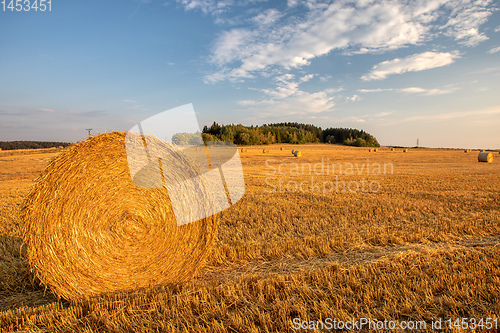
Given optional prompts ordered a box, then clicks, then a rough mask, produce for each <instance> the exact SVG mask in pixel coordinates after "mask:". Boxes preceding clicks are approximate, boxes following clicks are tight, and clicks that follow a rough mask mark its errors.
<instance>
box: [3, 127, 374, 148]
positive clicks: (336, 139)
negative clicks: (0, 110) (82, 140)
mask: <svg viewBox="0 0 500 333" xmlns="http://www.w3.org/2000/svg"><path fill="white" fill-rule="evenodd" d="M201 136H202V138H203V141H205V142H207V141H216V142H217V141H221V142H223V141H228V142H233V143H235V144H237V145H260V144H273V143H291V144H302V143H319V142H325V143H332V144H333V143H334V144H343V145H349V146H358V147H379V146H380V145H379V143H378V142H377V139H375V137H373V136H372V135H370V134H368V133H366V132H365V131H362V130H358V129H352V128H327V129H325V130H323V129H321V127H317V126H314V125H309V124H299V123H292V122H288V123H275V124H264V125H262V126H243V125H233V124H231V125H219V124H217V123H216V122H214V123H213V124H212V125H211V126H210V127H208V126H205V127H203V131H202V133H201ZM172 141H173V142H174V143H175V144H188V145H196V144H200V143H201V141H200V133H199V132H198V133H193V134H188V133H177V134H175V135H174V136H173V137H172ZM70 144H71V143H68V142H47V141H0V149H1V150H13V149H38V148H52V147H60V146H62V147H66V146H68V145H70Z"/></svg>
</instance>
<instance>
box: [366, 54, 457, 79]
mask: <svg viewBox="0 0 500 333" xmlns="http://www.w3.org/2000/svg"><path fill="white" fill-rule="evenodd" d="M459 57H460V56H459V55H458V54H456V53H455V54H452V53H449V52H444V53H440V52H424V53H419V54H413V55H411V56H408V57H406V58H403V59H399V58H396V59H393V60H386V61H384V62H381V63H379V64H378V65H375V66H374V67H373V69H372V71H371V72H370V73H368V74H366V75H363V76H362V77H361V79H363V80H365V81H370V80H381V79H385V78H387V76H389V75H392V74H403V73H406V72H418V71H423V70H426V69H431V68H436V67H442V66H446V65H449V64H451V63H453V62H454V61H455V59H457V58H459Z"/></svg>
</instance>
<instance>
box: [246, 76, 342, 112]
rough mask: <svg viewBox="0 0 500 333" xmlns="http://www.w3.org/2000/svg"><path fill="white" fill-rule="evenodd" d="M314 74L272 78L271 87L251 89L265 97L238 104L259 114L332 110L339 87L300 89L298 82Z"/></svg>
mask: <svg viewBox="0 0 500 333" xmlns="http://www.w3.org/2000/svg"><path fill="white" fill-rule="evenodd" d="M313 76H314V75H313V74H309V75H306V76H303V77H301V78H299V79H296V78H295V75H292V74H284V75H280V76H277V77H275V78H274V81H275V87H274V88H273V89H253V90H259V91H261V92H263V93H264V94H265V95H266V97H265V98H264V99H257V100H243V101H239V102H238V104H239V105H241V106H246V107H249V111H254V112H256V113H258V114H261V115H269V116H274V115H279V114H286V115H297V114H310V113H319V112H325V111H330V110H332V108H333V106H334V105H335V102H334V94H335V93H336V92H338V91H339V89H325V90H322V91H319V92H306V91H302V90H301V89H300V84H301V83H303V82H306V81H307V80H309V79H310V78H312V77H313Z"/></svg>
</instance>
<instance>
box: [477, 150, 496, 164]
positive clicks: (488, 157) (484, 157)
mask: <svg viewBox="0 0 500 333" xmlns="http://www.w3.org/2000/svg"><path fill="white" fill-rule="evenodd" d="M477 161H478V162H486V163H491V162H493V154H492V153H489V152H487V151H485V152H482V153H479V155H477Z"/></svg>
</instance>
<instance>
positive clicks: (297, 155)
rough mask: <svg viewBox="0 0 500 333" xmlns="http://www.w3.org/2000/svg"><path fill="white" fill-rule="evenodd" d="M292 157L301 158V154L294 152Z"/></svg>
mask: <svg viewBox="0 0 500 333" xmlns="http://www.w3.org/2000/svg"><path fill="white" fill-rule="evenodd" d="M293 155H294V156H295V157H301V156H302V152H300V151H298V150H296V151H295V152H294V153H293Z"/></svg>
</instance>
